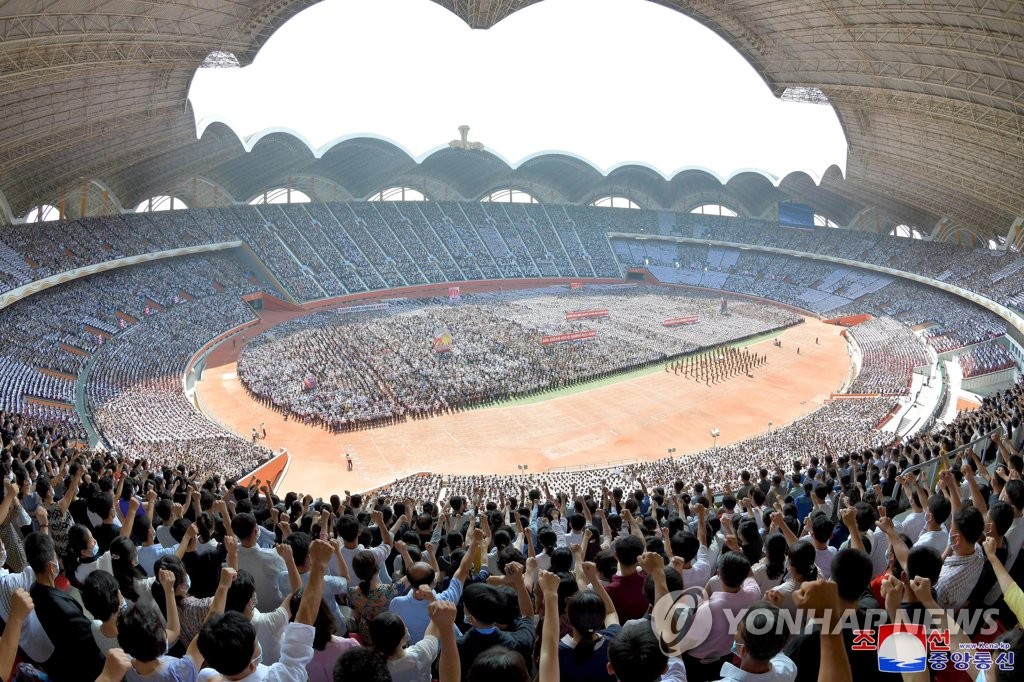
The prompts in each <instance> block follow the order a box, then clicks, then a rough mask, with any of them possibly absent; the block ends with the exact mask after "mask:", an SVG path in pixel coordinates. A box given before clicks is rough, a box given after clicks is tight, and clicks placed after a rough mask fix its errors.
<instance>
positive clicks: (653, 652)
mask: <svg viewBox="0 0 1024 682" xmlns="http://www.w3.org/2000/svg"><path fill="white" fill-rule="evenodd" d="M667 666H668V656H666V655H665V654H664V653H663V652H662V650H661V645H660V644H659V642H658V638H657V636H656V635H655V634H654V631H653V630H652V629H651V626H650V625H649V624H647V623H629V624H627V625H626V626H625V627H623V628H622V630H620V631H619V634H617V635H616V636H615V638H614V639H612V641H611V643H610V644H609V645H608V672H610V673H612V674H613V675H615V677H616V679H618V680H619V682H658V680H660V679H661V675H662V673H664V672H665V669H666V667H667Z"/></svg>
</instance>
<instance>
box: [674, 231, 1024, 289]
mask: <svg viewBox="0 0 1024 682" xmlns="http://www.w3.org/2000/svg"><path fill="white" fill-rule="evenodd" d="M673 234H675V235H677V236H683V237H694V238H698V239H714V240H720V241H730V242H737V243H744V244H758V245H761V246H774V247H777V248H785V249H792V250H794V251H803V252H807V253H816V254H822V255H827V256H835V257H839V258H847V259H850V260H855V261H859V262H862V263H871V264H873V265H880V266H884V267H890V268H893V269H896V270H903V271H907V272H913V273H916V274H919V275H925V276H927V277H932V278H935V279H938V280H940V281H943V282H948V283H950V284H954V285H957V286H961V287H964V288H965V289H968V290H971V291H975V292H977V293H980V294H983V295H985V296H988V297H989V298H991V299H993V300H995V301H996V302H998V303H1003V304H1006V303H1010V302H1011V299H1012V298H1014V297H1015V296H1019V295H1020V293H1021V292H1022V291H1024V282H1022V281H1021V278H1020V277H1014V276H1013V275H1014V274H1015V273H1016V269H1015V267H1016V266H1014V265H1013V264H1014V263H1015V262H1016V261H1017V260H1018V259H1020V255H1019V254H1018V253H1015V252H1013V251H1001V250H992V249H987V248H977V249H971V248H965V247H962V246H959V245H957V244H951V243H948V242H937V241H926V240H919V239H907V238H904V237H896V236H888V235H879V234H872V233H868V232H858V231H853V230H838V229H814V230H794V229H786V228H780V227H779V225H778V224H777V223H773V222H771V221H768V220H762V219H758V218H727V217H717V216H704V215H680V216H678V218H677V224H676V227H675V229H674V232H673Z"/></svg>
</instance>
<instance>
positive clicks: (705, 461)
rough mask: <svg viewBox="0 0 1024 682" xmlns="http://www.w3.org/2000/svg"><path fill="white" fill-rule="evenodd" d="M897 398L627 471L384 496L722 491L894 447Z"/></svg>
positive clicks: (464, 479)
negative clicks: (662, 487) (762, 473)
mask: <svg viewBox="0 0 1024 682" xmlns="http://www.w3.org/2000/svg"><path fill="white" fill-rule="evenodd" d="M895 405H896V403H895V401H894V399H892V398H885V397H876V398H841V399H836V400H831V401H829V402H827V403H825V404H824V405H822V406H821V407H820V408H819V409H817V410H815V411H813V412H811V413H810V414H808V415H805V416H804V417H802V418H800V419H797V420H795V421H793V422H791V423H789V424H785V425H780V426H778V427H775V428H771V427H769V429H768V430H767V431H766V432H765V433H763V434H761V435H759V436H755V437H753V438H748V439H745V440H742V441H739V442H736V443H733V444H731V445H721V446H718V447H714V448H708V449H706V450H701V451H699V452H695V453H691V454H687V455H683V456H680V457H665V458H661V459H655V460H649V461H643V462H637V463H633V464H628V465H621V466H614V467H601V466H588V467H586V468H585V469H584V470H581V471H574V472H557V473H539V474H529V475H475V476H460V475H447V474H442V473H434V474H431V475H429V476H423V475H416V476H410V477H407V478H404V479H400V480H399V481H395V482H394V483H393V484H391V485H388V486H386V487H385V488H383V489H382V490H381V491H380V492H382V493H384V494H390V495H400V496H419V495H422V494H424V492H425V491H428V490H443V491H444V493H445V494H446V495H462V496H467V495H468V496H470V497H471V496H472V494H473V492H474V491H475V490H477V489H481V490H482V491H483V492H484V494H485V495H486V496H488V497H492V498H493V497H499V496H506V497H513V496H515V495H517V494H519V491H520V489H522V488H530V487H531V486H534V485H547V486H549V487H550V488H551V489H552V490H566V489H569V488H570V487H575V488H576V489H577V490H590V489H597V488H599V487H600V486H601V485H602V482H605V483H606V484H607V485H608V486H609V487H621V488H629V487H631V486H635V485H636V482H637V480H644V481H664V480H666V479H667V478H671V477H672V476H675V475H676V473H674V472H678V471H681V470H684V469H685V470H686V471H687V472H692V476H693V478H694V479H695V480H700V481H703V482H705V483H706V484H707V485H710V486H713V487H714V489H715V490H719V491H720V490H722V489H723V487H724V486H725V485H726V484H727V483H728V482H729V481H733V480H735V479H736V478H737V477H738V476H739V472H740V471H741V470H743V469H747V470H750V471H753V470H758V469H766V470H768V471H775V470H776V469H778V468H780V467H782V468H783V469H785V468H786V467H788V466H789V465H790V464H791V463H792V460H793V459H794V458H797V459H800V460H802V461H808V460H810V458H811V457H814V456H817V455H819V454H820V453H825V452H827V453H838V452H840V451H843V450H846V449H857V450H864V449H869V448H873V447H877V446H880V445H883V444H885V443H886V442H887V441H889V440H891V435H886V434H883V433H881V432H879V431H878V430H877V428H876V427H877V426H878V425H879V423H880V422H881V421H882V420H883V418H884V417H885V416H886V415H887V414H888V413H889V411H890V410H892V408H893V407H895Z"/></svg>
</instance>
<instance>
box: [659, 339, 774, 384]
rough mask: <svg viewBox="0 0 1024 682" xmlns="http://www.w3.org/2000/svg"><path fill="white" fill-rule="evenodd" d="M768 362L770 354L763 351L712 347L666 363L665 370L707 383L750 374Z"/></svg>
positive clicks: (715, 382)
mask: <svg viewBox="0 0 1024 682" xmlns="http://www.w3.org/2000/svg"><path fill="white" fill-rule="evenodd" d="M766 364H768V356H767V355H765V354H763V353H751V352H750V350H749V349H747V348H744V349H742V350H741V349H739V348H725V349H714V348H713V349H711V350H709V351H705V352H703V353H700V354H699V355H687V356H685V357H682V358H680V359H678V360H675V361H674V362H670V363H667V364H666V365H665V371H666V372H667V371H669V370H670V369H671V370H672V372H673V373H674V374H675V375H676V376H678V375H680V374H682V375H683V376H684V377H690V378H692V379H695V380H696V381H697V383H700V382H702V381H703V382H704V384H705V385H707V386H710V385H711V384H717V383H718V382H719V381H724V380H725V379H728V378H730V377H734V376H736V375H737V374H750V372H751V371H752V370H753V369H754V368H756V367H763V366H764V365H766Z"/></svg>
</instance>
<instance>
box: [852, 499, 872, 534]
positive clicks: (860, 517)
mask: <svg viewBox="0 0 1024 682" xmlns="http://www.w3.org/2000/svg"><path fill="white" fill-rule="evenodd" d="M853 508H854V510H855V513H856V517H857V530H859V531H860V532H861V533H866V532H867V531H869V530H872V529H873V528H874V527H875V521H877V520H878V510H876V509H875V508H874V507H872V506H871V505H870V504H868V503H867V502H858V503H857V504H855V505H853Z"/></svg>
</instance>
